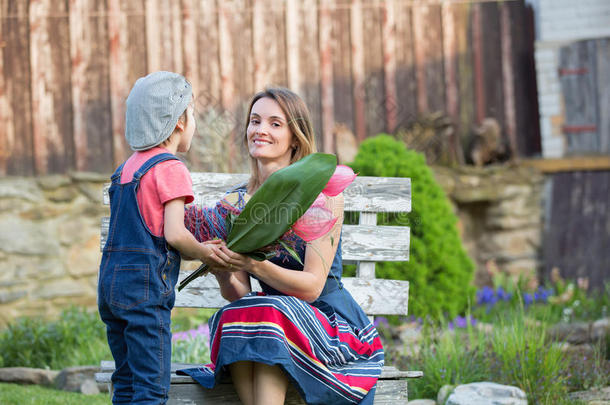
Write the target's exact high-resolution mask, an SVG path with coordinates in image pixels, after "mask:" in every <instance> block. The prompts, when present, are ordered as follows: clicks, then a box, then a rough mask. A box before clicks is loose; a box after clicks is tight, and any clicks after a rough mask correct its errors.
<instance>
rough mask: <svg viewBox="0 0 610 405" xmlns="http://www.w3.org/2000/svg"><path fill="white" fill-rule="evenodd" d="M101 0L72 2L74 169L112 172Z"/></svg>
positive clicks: (103, 10) (107, 75)
mask: <svg viewBox="0 0 610 405" xmlns="http://www.w3.org/2000/svg"><path fill="white" fill-rule="evenodd" d="M105 11H106V4H105V2H104V1H102V0H78V1H72V2H70V10H69V20H70V56H71V61H72V72H71V73H72V76H71V84H72V110H73V117H74V119H73V127H74V131H73V139H74V146H75V153H74V157H75V168H76V170H80V171H92V172H110V171H112V169H113V168H114V164H113V161H112V149H111V147H112V145H111V143H110V142H108V139H109V138H110V136H111V134H112V128H111V122H112V120H111V116H110V111H111V102H110V95H109V81H108V77H109V66H108V65H109V63H108V58H109V53H108V49H109V47H108V28H107V24H106V21H107V19H105V18H104V17H103V16H104V13H105Z"/></svg>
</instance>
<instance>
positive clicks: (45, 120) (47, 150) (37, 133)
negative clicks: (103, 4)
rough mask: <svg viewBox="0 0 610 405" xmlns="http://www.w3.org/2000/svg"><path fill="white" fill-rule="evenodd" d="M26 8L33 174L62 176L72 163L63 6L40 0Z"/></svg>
mask: <svg viewBox="0 0 610 405" xmlns="http://www.w3.org/2000/svg"><path fill="white" fill-rule="evenodd" d="M29 6H30V10H29V27H30V52H29V57H30V68H31V80H32V82H31V92H32V117H33V119H32V124H33V125H32V128H33V139H34V142H33V146H34V156H35V161H34V163H35V167H36V173H37V174H46V173H65V172H66V171H67V170H69V169H71V168H72V167H73V166H72V165H73V159H74V150H73V147H72V144H73V142H72V139H71V137H72V113H71V108H70V106H71V104H72V100H71V98H72V97H71V92H70V71H71V66H70V50H69V49H68V48H69V46H66V45H65V44H69V43H70V40H69V28H68V27H69V24H68V10H67V3H66V2H64V1H58V0H40V1H33V2H30V4H29Z"/></svg>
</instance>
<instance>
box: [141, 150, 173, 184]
mask: <svg viewBox="0 0 610 405" xmlns="http://www.w3.org/2000/svg"><path fill="white" fill-rule="evenodd" d="M166 160H180V159H179V158H178V157H177V156H175V155H172V154H171V153H160V154H158V155H155V156H153V157H151V158H150V159H148V160H147V161H146V162H145V163H144V164H143V165H142V166H140V168H139V169H138V170H137V171H136V172H135V173H134V174H133V180H132V181H140V179H141V178H142V176H144V175H145V174H146V172H148V171H149V170H150V169H152V168H153V166H155V165H156V164H157V163H161V162H165V161H166Z"/></svg>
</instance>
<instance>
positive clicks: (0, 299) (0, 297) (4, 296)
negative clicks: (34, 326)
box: [0, 290, 28, 305]
mask: <svg viewBox="0 0 610 405" xmlns="http://www.w3.org/2000/svg"><path fill="white" fill-rule="evenodd" d="M26 295H28V293H27V291H24V290H21V291H8V292H2V291H0V305H1V304H8V303H9V302H13V301H17V300H18V299H19V298H22V297H25V296H26Z"/></svg>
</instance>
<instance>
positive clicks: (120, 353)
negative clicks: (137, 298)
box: [99, 306, 133, 404]
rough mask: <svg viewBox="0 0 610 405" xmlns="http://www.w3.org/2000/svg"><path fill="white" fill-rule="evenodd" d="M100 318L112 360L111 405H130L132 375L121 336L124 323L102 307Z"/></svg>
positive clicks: (100, 308) (123, 339) (125, 346)
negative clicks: (113, 364)
mask: <svg viewBox="0 0 610 405" xmlns="http://www.w3.org/2000/svg"><path fill="white" fill-rule="evenodd" d="M99 312H100V317H101V318H102V320H103V321H104V323H105V324H106V336H107V338H108V346H110V352H111V353H112V357H113V358H114V363H115V370H114V372H113V373H112V385H113V391H114V392H113V397H112V403H113V404H128V403H131V399H132V396H133V384H132V382H133V375H132V373H131V369H130V367H129V363H128V361H127V345H126V343H125V338H124V336H123V334H124V331H125V326H126V322H125V321H123V320H121V319H118V318H115V317H114V316H113V315H112V314H111V313H110V312H109V311H107V310H106V308H104V307H103V306H100V307H99Z"/></svg>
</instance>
